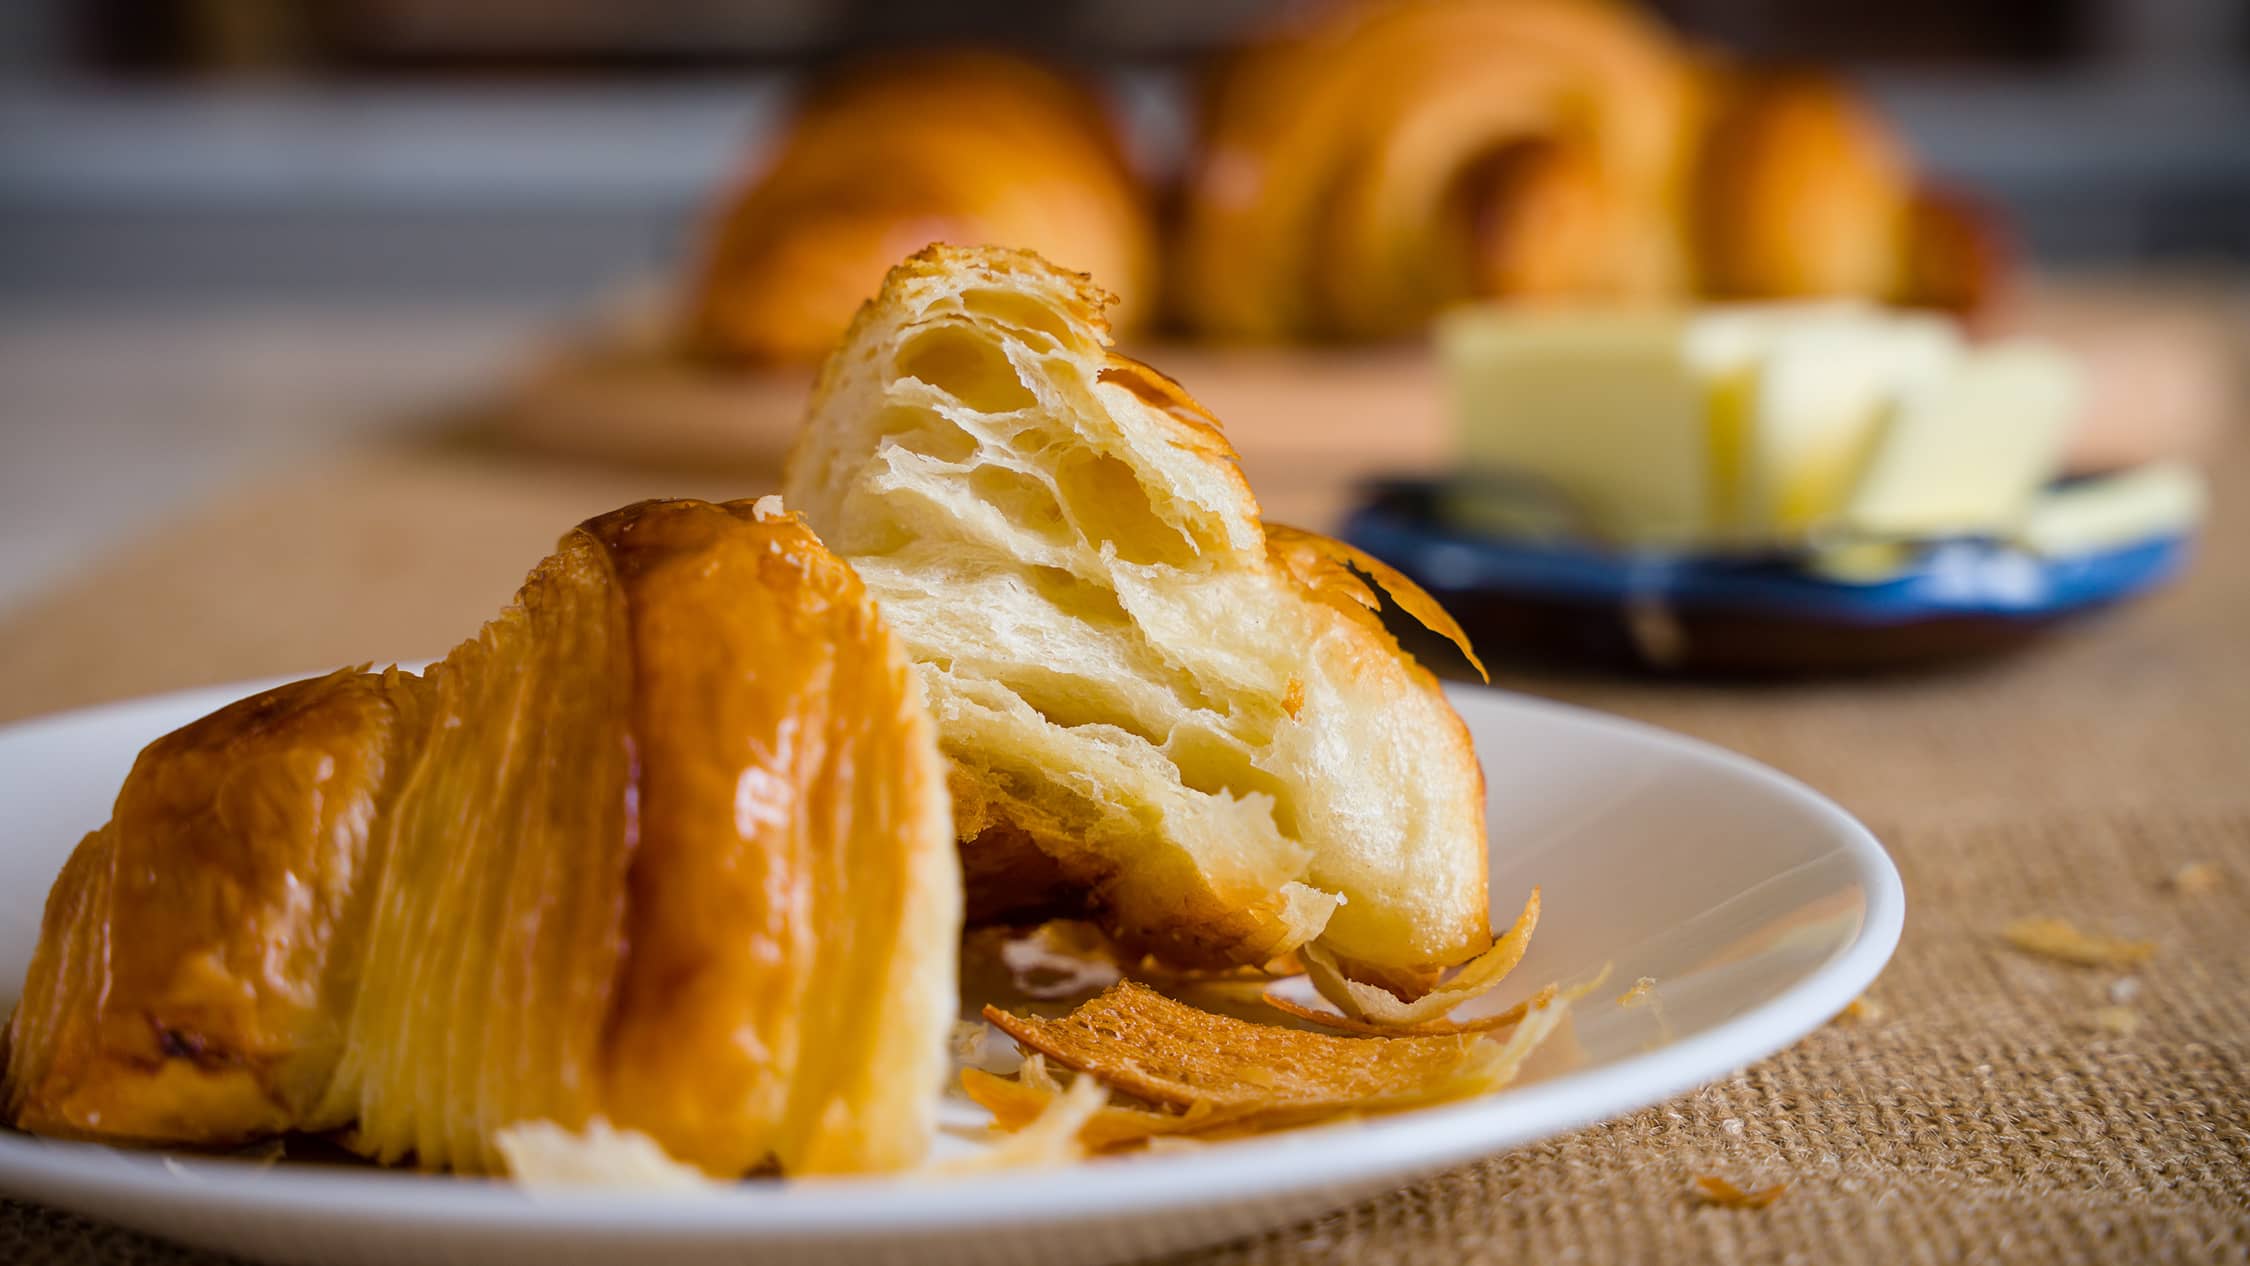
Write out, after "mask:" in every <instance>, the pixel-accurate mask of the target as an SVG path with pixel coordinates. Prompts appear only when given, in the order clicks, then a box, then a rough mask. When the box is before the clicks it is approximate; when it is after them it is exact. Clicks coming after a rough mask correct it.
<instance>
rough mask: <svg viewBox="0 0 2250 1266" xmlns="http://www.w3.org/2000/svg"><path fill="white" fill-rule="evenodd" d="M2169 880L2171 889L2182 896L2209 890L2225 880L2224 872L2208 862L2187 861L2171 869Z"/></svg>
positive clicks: (2190, 895)
mask: <svg viewBox="0 0 2250 1266" xmlns="http://www.w3.org/2000/svg"><path fill="white" fill-rule="evenodd" d="M2169 882H2170V883H2171V885H2172V891H2174V892H2176V893H2179V894H2181V895H2182V896H2188V897H2192V896H2195V895H2196V894H2198V893H2205V892H2209V891H2211V890H2212V889H2214V888H2216V887H2218V886H2219V885H2220V884H2222V883H2224V882H2226V872H2224V871H2222V870H2220V869H2219V868H2218V867H2217V866H2215V865H2213V864H2212V863H2210V862H2189V863H2188V864H2187V865H2185V866H2182V867H2180V868H2179V869H2178V870H2175V871H2173V872H2172V877H2171V879H2170V881H2169Z"/></svg>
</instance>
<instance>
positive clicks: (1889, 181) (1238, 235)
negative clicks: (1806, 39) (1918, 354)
mask: <svg viewBox="0 0 2250 1266" xmlns="http://www.w3.org/2000/svg"><path fill="white" fill-rule="evenodd" d="M1199 132H1200V135H1199V138H1198V144H1197V150H1198V153H1197V156H1196V158H1195V160H1194V162H1193V165H1192V168H1191V170H1190V172H1189V175H1188V181H1187V184H1188V189H1187V194H1188V196H1187V199H1186V203H1185V215H1184V218H1183V223H1182V225H1181V229H1180V233H1179V236H1178V240H1177V242H1176V243H1175V248H1174V251H1173V259H1172V265H1173V267H1172V282H1173V289H1174V292H1175V295H1174V297H1175V300H1176V302H1177V306H1178V307H1179V308H1180V312H1181V315H1182V316H1183V317H1184V318H1185V319H1186V320H1187V322H1188V323H1189V324H1190V325H1192V326H1193V327H1195V328H1197V329H1199V330H1201V331H1204V332H1207V333H1212V334H1218V335H1224V336H1231V337H1237V338H1263V339H1280V338H1303V337H1312V336H1325V337H1344V338H1378V337H1390V336H1396V335H1401V334H1407V333H1412V332H1415V331H1417V330H1419V329H1420V328H1421V327H1422V325H1423V323H1424V322H1425V321H1427V320H1428V318H1429V317H1430V316H1431V315H1432V314H1433V313H1435V312H1436V311H1438V310H1439V309H1440V308H1443V307H1445V306H1447V305H1449V304H1453V303H1458V302H1461V301H1465V300H1470V299H1480V298H1504V299H1516V300H1531V301H1536V300H1557V299H1562V300H1590V301H1605V302H1635V301H1639V302H1649V301H1662V300H1677V299H1679V298H1683V297H1687V296H1696V295H1709V296H1717V297H1725V298H1778V297H1788V296H1814V295H1830V296H1852V297H1859V298H1866V299H1872V300H1878V301H1886V302H1896V303H1903V304H1909V305H1920V306H1933V307H1944V308H1950V309H1955V310H1971V309H1975V308H1977V307H1978V306H1980V305H1981V304H1983V303H1984V302H1985V301H1986V300H1987V298H1988V297H1989V296H1990V293H1991V292H1992V291H1993V289H1994V287H1995V285H1996V283H1997V281H1998V279H1999V276H2000V274H2001V273H2002V271H2003V264H2004V260H2003V251H2002V250H2001V246H2000V242H1999V237H1998V234H1997V233H1996V232H1995V231H1994V227H1993V224H1992V222H1991V220H1990V218H1989V216H1987V215H1985V214H1984V213H1982V212H1979V211H1977V210H1975V209H1974V208H1973V207H1971V206H1969V205H1968V204H1967V203H1966V202H1964V201H1963V200H1962V199H1960V198H1959V197H1958V196H1957V195H1950V194H1946V193H1944V192H1941V191H1938V190H1935V189H1933V188H1931V187H1930V186H1929V185H1928V184H1927V183H1926V182H1925V181H1924V180H1923V179H1922V178H1921V176H1920V175H1919V174H1918V173H1917V172H1916V171H1915V169H1914V167H1913V164H1912V162H1911V161H1910V157H1909V155H1908V153H1907V152H1906V149H1905V147H1904V146H1903V144H1902V143H1901V142H1900V140H1899V138H1898V137H1897V136H1896V135H1895V134H1893V132H1892V131H1891V129H1890V128H1889V126H1888V125H1887V124H1886V123H1885V121H1884V120H1883V119H1882V117H1881V116H1880V115H1879V114H1878V113H1877V112H1876V111H1875V110H1874V109H1873V107H1872V106H1871V105H1869V104H1868V103H1867V102H1866V101H1865V100H1863V99H1862V98H1860V97H1859V96H1858V95H1856V94H1854V93H1852V92H1850V91H1849V90H1847V89H1845V88H1844V87H1843V86H1842V85H1840V84H1838V83H1836V82H1834V81H1832V80H1830V79H1827V78H1825V77H1822V76H1819V75H1816V74H1810V73H1804V72H1783V73H1769V72H1761V71H1756V70H1751V69H1747V68H1743V67H1738V66H1733V65H1729V64H1724V63H1721V62H1719V61H1717V60H1715V59H1712V58H1709V57H1706V56H1703V55H1701V54H1699V53H1696V52H1695V51H1693V50H1690V49H1689V48H1687V47H1685V46H1684V45H1682V44H1681V43H1680V42H1679V41H1678V40H1677V38H1676V37H1674V36H1673V35H1672V34H1671V33H1670V32H1668V31H1666V30H1665V29H1664V28H1663V27H1662V26H1661V25H1659V24H1658V23H1657V22H1656V21H1655V20H1654V19H1652V18H1650V17H1648V16H1647V15H1644V14H1642V13H1640V12H1638V11H1637V9H1636V7H1635V6H1631V5H1626V4H1618V3H1611V2H1609V0H1364V2H1360V3H1346V4H1341V5H1337V6H1334V7H1332V8H1329V9H1326V10H1324V11H1322V13H1321V15H1320V16H1318V17H1316V18H1314V19H1312V20H1310V21H1308V22H1306V23H1303V24H1302V25H1300V26H1299V27H1297V28H1295V29H1292V30H1290V31H1287V32H1285V33H1282V34H1280V35H1278V36H1277V37H1276V38H1273V39H1270V40H1267V41H1264V42H1262V43H1259V44H1256V45H1254V46H1252V47H1250V48H1248V49H1246V50H1244V52H1243V53H1242V54H1241V55H1240V56H1239V57H1238V58H1237V59H1236V60H1235V61H1234V62H1233V63H1232V64H1231V65H1229V66H1227V67H1226V68H1225V70H1224V73H1222V74H1221V75H1219V76H1218V77H1217V78H1216V80H1215V82H1214V88H1213V91H1212V92H1211V93H1210V94H1209V95H1208V98H1207V100H1206V102H1205V105H1204V108H1203V110H1202V116H1201V121H1200V126H1199Z"/></svg>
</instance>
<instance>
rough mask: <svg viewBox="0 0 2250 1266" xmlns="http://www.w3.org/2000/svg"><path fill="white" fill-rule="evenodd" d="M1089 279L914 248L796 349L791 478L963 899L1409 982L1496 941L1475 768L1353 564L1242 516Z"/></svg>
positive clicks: (789, 490)
mask: <svg viewBox="0 0 2250 1266" xmlns="http://www.w3.org/2000/svg"><path fill="white" fill-rule="evenodd" d="M1107 302H1108V296H1107V295H1105V294H1104V293H1103V292H1102V291H1100V290H1099V289H1097V288H1096V287H1095V286H1094V285H1093V283H1092V282H1091V281H1090V280H1089V279H1088V278H1086V277H1084V276H1082V275H1079V274H1075V273H1070V272H1066V271H1063V270H1061V269H1059V268H1056V267H1054V266H1052V265H1050V264H1048V263H1046V262H1045V261H1043V260H1041V259H1039V258H1038V257H1037V256H1035V255H1032V254H1030V253H1027V252H1021V251H1009V250H995V249H955V248H950V247H931V248H929V249H927V250H924V251H922V252H921V253H920V254H917V255H915V256H914V257H913V258H912V259H910V260H908V261H907V262H905V263H904V264H902V265H900V266H899V267H898V268H897V269H895V270H893V271H892V273H891V274H890V276H889V278H888V279H887V280H886V281H885V282H884V283H883V287H882V290H881V292H880V293H879V294H878V295H877V296H876V298H875V299H874V300H872V301H871V302H870V303H869V304H868V306H867V307H866V308H865V309H863V310H862V311H861V313H860V314H859V316H858V317H857V318H856V319H855V320H854V321H853V323H852V327H851V332H850V333H849V334H848V335H847V336H846V338H845V340H844V342H843V344H842V345H841V346H840V347H839V348H838V349H837V351H836V352H835V354H834V355H833V356H831V357H830V358H829V360H828V362H827V364H826V365H825V367H824V368H823V369H822V371H821V374H820V378H819V380H818V383H817V385H816V387H815V389H814V396H813V403H812V406H811V410H810V412H809V414H808V418H807V422H806V425H805V429H804V431H803V433H802V435H801V437H800V439H799V442H798V446H797V448H796V450H795V452H794V453H793V454H792V455H791V458H790V462H789V466H788V470H787V475H786V482H785V485H784V486H785V495H786V496H787V498H788V500H789V503H790V504H791V505H793V506H795V507H797V508H798V509H799V510H800V511H801V512H802V513H804V514H805V516H806V518H807V519H808V521H810V522H811V523H812V524H813V525H814V526H815V527H816V528H817V529H818V530H819V531H820V532H821V534H822V538H823V539H824V540H826V541H827V542H828V543H829V545H830V546H831V547H832V548H834V549H835V550H836V551H837V552H838V553H840V554H842V555H844V556H845V557H846V558H849V559H851V560H852V564H853V566H854V567H855V568H856V569H857V570H858V572H859V573H860V575H861V577H862V578H863V579H864V580H865V581H866V583H867V586H868V590H869V592H870V593H872V594H873V595H874V596H875V598H876V600H877V602H879V603H880V604H881V606H882V608H883V612H884V616H885V618H886V619H888V620H889V621H890V622H891V624H892V626H893V627H894V628H895V629H897V630H898V633H899V636H900V638H901V640H902V641H903V642H904V643H905V644H906V646H907V648H908V651H909V653H910V654H911V655H912V656H913V658H914V660H915V661H916V663H917V665H918V666H919V668H920V670H921V674H922V678H923V683H924V685H925V687H926V689H927V691H928V694H929V699H930V705H931V708H932V710H933V711H934V712H935V714H936V716H937V720H938V729H939V743H940V747H941V749H942V750H943V752H944V754H945V756H946V757H947V758H948V760H949V761H950V762H951V786H952V791H953V796H954V805H955V815H956V824H955V825H956V831H957V833H958V834H959V837H960V841H961V854H962V865H963V868H964V871H965V882H966V884H967V889H968V902H969V917H970V919H971V920H972V921H986V920H1002V919H1024V918H1034V917H1046V916H1053V915H1064V914H1068V915H1074V916H1079V917H1087V918H1091V919H1094V920H1096V921H1097V922H1099V923H1100V924H1102V925H1103V926H1104V927H1105V928H1106V929H1107V930H1108V931H1109V932H1110V933H1111V934H1112V935H1113V936H1115V937H1117V938H1118V939H1119V940H1120V941H1121V942H1123V943H1125V944H1126V945H1128V946H1131V947H1133V948H1135V949H1137V950H1140V951H1143V952H1148V953H1153V954H1156V955H1158V956H1160V957H1161V958H1164V959H1166V960H1168V961H1171V962H1174V963H1178V964H1181V965H1186V966H1223V965H1231V964H1249V963H1264V962H1266V961H1268V960H1270V959H1272V958H1273V957H1275V956H1277V955H1280V954H1282V953H1285V952H1287V951H1290V950H1292V949H1295V948H1297V947H1299V946H1303V945H1307V944H1308V943H1312V942H1315V941H1317V942H1318V943H1319V944H1320V945H1321V946H1322V947H1323V948H1324V949H1326V950H1328V951H1330V952H1332V953H1334V954H1335V955H1336V956H1337V957H1338V958H1339V959H1341V960H1344V961H1345V962H1346V963H1348V964H1349V965H1350V966H1351V967H1352V969H1353V970H1355V971H1356V972H1357V973H1358V974H1359V975H1361V976H1363V977H1368V978H1380V979H1382V980H1386V981H1391V982H1405V984H1404V985H1402V987H1409V986H1415V987H1418V986H1420V985H1426V984H1427V983H1428V982H1429V981H1430V980H1433V979H1434V978H1435V975H1436V972H1437V969H1439V968H1442V967H1444V966H1445V965H1448V964H1452V963H1457V962H1460V961H1462V960H1463V959H1465V958H1467V957H1469V956H1470V955H1472V954H1474V953H1476V952H1478V951H1480V950H1482V949H1484V948H1485V947H1486V946H1488V945H1489V944H1490V942H1491V937H1490V932H1489V927H1488V918H1487V911H1486V894H1485V875H1486V870H1485V829H1484V785H1483V775H1482V772H1481V769H1480V767H1479V765H1478V763H1477V760H1476V757H1475V754H1474V752H1473V751H1472V749H1471V747H1470V741H1469V735H1468V732H1467V730H1466V728H1465V727H1464V726H1463V724H1462V722H1461V719H1460V717H1459V716H1458V715H1456V714H1455V713H1454V711H1453V709H1452V707H1451V706H1450V705H1449V704H1448V703H1447V702H1446V700H1445V697H1444V695H1443V694H1442V693H1441V691H1440V690H1439V688H1438V685H1437V682H1436V681H1435V680H1434V679H1433V678H1432V677H1431V675H1430V674H1429V673H1428V672H1427V671H1426V670H1424V669H1423V668H1422V667H1421V666H1420V665H1418V664H1417V663H1416V662H1415V661H1414V660H1413V659H1412V658H1411V657H1410V656H1408V655H1407V654H1405V653H1404V652H1402V651H1401V650H1400V648H1399V646H1398V643H1397V642H1396V641H1395V640H1393V638H1392V637H1391V636H1390V634H1388V633H1387V632H1386V631H1385V630H1384V627H1383V625H1382V623H1381V621H1380V619H1379V618H1378V617H1377V614H1376V611H1375V608H1376V607H1377V606H1378V605H1379V602H1378V599H1377V598H1376V596H1375V595H1374V594H1373V593H1372V592H1371V591H1370V589H1369V588H1368V586H1367V584H1366V583H1365V582H1364V581H1363V580H1362V579H1361V576H1362V575H1365V576H1368V577H1371V578H1373V579H1376V580H1379V581H1381V582H1382V583H1383V584H1385V585H1386V586H1388V587H1389V589H1390V591H1391V593H1392V596H1393V597H1394V599H1395V600H1396V601H1397V602H1398V603H1399V605H1400V606H1401V607H1403V608H1404V609H1405V610H1407V611H1409V612H1411V613H1413V614H1415V615H1417V616H1418V617H1420V618H1422V619H1424V620H1425V621H1426V622H1429V623H1431V624H1432V626H1433V627H1436V628H1439V629H1440V630H1441V631H1449V632H1450V633H1451V634H1452V635H1453V636H1455V638H1456V640H1458V634H1459V630H1458V628H1457V627H1455V626H1453V624H1452V622H1451V621H1450V619H1448V618H1447V617H1446V616H1445V615H1444V613H1443V611H1442V610H1440V609H1439V608H1438V607H1437V605H1436V604H1435V603H1434V602H1432V601H1431V600H1430V599H1429V598H1428V596H1427V595H1425V594H1423V593H1422V592H1421V591H1420V590H1418V589H1415V588H1414V587H1413V586H1412V585H1411V584H1410V583H1409V582H1407V581H1406V580H1405V579H1404V578H1403V577H1401V576H1399V575H1398V574H1397V573H1395V572H1392V571H1391V570H1390V569H1389V568H1387V567H1384V566H1383V565H1382V564H1380V563H1378V562H1376V561H1374V560H1373V559H1370V558H1367V557H1365V556H1364V555H1360V554H1358V553H1356V552H1355V551H1351V550H1349V549H1347V548H1346V547H1344V546H1342V545H1339V544H1337V543H1336V542H1334V541H1330V540H1327V539H1325V538H1322V537H1318V536H1315V535H1313V534H1311V533H1307V532H1300V531H1296V530H1294V529H1290V528H1284V527H1281V526H1278V525H1269V524H1265V523H1262V522H1261V521H1260V518H1259V512H1258V503H1257V501H1256V499H1255V498H1254V497H1253V496H1252V495H1251V492H1250V488H1249V486H1248V484H1247V483H1245V481H1244V479H1243V476H1242V472H1241V470H1240V468H1239V466H1238V464H1237V462H1236V458H1235V454H1234V451H1233V450H1232V449H1231V448H1229V447H1228V445H1227V442H1226V439H1225V437H1224V436H1223V435H1222V434H1221V433H1220V430H1219V426H1218V423H1217V421H1216V420H1215V419H1213V418H1212V417H1211V415H1210V414H1209V413H1207V412H1206V411H1204V409H1203V408H1202V407H1201V406H1200V405H1198V404H1197V403H1196V402H1195V401H1194V400H1193V399H1192V398H1191V397H1189V396H1188V395H1187V393H1186V392H1185V391H1183V390H1182V389H1181V388H1180V387H1179V386H1178V384H1176V383H1174V382H1172V381H1171V380H1170V379H1168V378H1166V377H1164V376H1163V375H1162V374H1160V373H1157V372H1156V371H1155V370H1153V369H1150V368H1149V367H1147V366H1145V365H1142V364H1140V363H1139V362H1136V361H1133V360H1130V359H1127V358H1125V357H1123V356H1120V355H1118V354H1116V353H1114V352H1111V351H1109V350H1108V343H1109V331H1108V329H1107V327H1106V325H1105V324H1104V322H1103V319H1102V309H1103V306H1104V305H1105V304H1106V303H1107Z"/></svg>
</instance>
